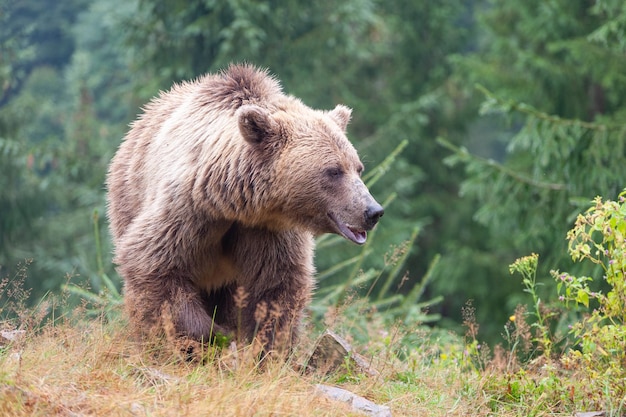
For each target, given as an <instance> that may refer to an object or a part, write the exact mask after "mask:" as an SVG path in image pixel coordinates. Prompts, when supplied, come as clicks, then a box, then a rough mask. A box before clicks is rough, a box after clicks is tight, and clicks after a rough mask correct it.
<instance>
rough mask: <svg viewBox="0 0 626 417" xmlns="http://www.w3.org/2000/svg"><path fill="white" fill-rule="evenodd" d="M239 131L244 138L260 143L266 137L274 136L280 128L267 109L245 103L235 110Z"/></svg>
mask: <svg viewBox="0 0 626 417" xmlns="http://www.w3.org/2000/svg"><path fill="white" fill-rule="evenodd" d="M237 118H238V120H239V131H240V132H241V136H243V138H244V139H245V140H247V141H248V142H250V143H253V144H260V143H262V142H263V141H264V140H266V139H267V138H271V137H275V136H276V135H278V134H279V132H280V129H279V126H278V122H276V120H274V118H273V117H272V115H271V114H270V112H269V111H267V110H266V109H264V108H263V107H259V106H256V105H254V104H245V105H243V106H241V107H240V108H239V110H237Z"/></svg>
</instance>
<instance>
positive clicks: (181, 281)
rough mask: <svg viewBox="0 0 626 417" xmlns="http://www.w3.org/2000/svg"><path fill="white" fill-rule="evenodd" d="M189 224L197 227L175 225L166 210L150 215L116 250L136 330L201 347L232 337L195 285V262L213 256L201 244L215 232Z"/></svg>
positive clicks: (137, 222)
mask: <svg viewBox="0 0 626 417" xmlns="http://www.w3.org/2000/svg"><path fill="white" fill-rule="evenodd" d="M189 224H194V223H191V222H186V223H185V222H182V220H181V221H180V222H179V223H175V222H172V216H169V215H168V213H167V212H165V211H162V210H155V211H153V212H149V211H146V212H145V213H143V214H142V215H141V217H139V218H138V219H136V220H135V221H134V223H133V224H131V225H130V226H129V228H128V230H127V231H126V232H125V233H124V235H123V236H122V238H121V239H120V240H119V243H118V245H117V247H116V257H115V262H116V263H117V264H118V271H119V272H120V275H122V276H123V277H124V283H125V296H124V298H125V304H126V309H127V312H128V315H129V318H130V322H131V325H132V326H133V327H134V328H135V330H137V331H138V332H139V333H140V334H142V335H149V334H154V333H163V332H164V331H166V332H169V331H170V330H173V333H174V336H176V337H188V338H191V339H194V340H197V341H201V342H212V341H213V339H214V338H215V336H216V335H218V334H221V335H225V336H227V335H229V333H228V332H227V330H225V329H224V328H222V327H220V326H219V325H217V324H216V323H214V321H213V318H212V316H211V312H209V311H207V310H206V308H205V307H206V306H205V302H204V300H203V297H202V292H201V289H200V288H198V286H197V284H196V283H195V281H194V274H193V272H194V271H195V270H196V269H197V267H196V265H197V262H195V263H194V262H192V261H191V260H190V258H191V257H194V256H196V257H198V258H200V255H205V256H206V255H207V252H208V251H207V250H206V248H205V247H203V246H201V245H200V244H201V243H202V242H204V241H205V239H206V236H205V235H209V236H210V233H208V232H207V230H208V229H207V228H206V227H204V228H203V227H201V226H202V224H200V226H196V227H190V226H189ZM210 259H212V258H210ZM171 333H172V332H170V334H171Z"/></svg>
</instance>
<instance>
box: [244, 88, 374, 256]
mask: <svg viewBox="0 0 626 417" xmlns="http://www.w3.org/2000/svg"><path fill="white" fill-rule="evenodd" d="M237 117H238V122H239V130H240V132H241V135H242V136H243V138H244V139H245V140H246V141H247V143H248V145H249V146H251V147H252V152H253V153H254V154H256V157H255V158H254V159H255V160H259V159H260V160H262V161H263V164H262V169H267V170H270V174H269V175H268V176H267V177H266V178H267V179H266V182H267V186H266V187H259V188H261V189H263V190H264V193H265V197H266V199H265V200H266V201H267V202H268V204H267V206H266V207H267V208H268V212H269V215H270V217H272V218H273V220H276V219H280V221H281V222H284V223H281V224H287V225H289V226H296V227H298V226H299V227H304V228H306V229H308V230H310V231H311V232H313V233H315V234H322V233H336V234H339V235H341V236H343V237H345V238H346V239H348V240H351V241H352V242H354V243H357V244H363V243H365V241H366V239H367V231H368V230H371V229H372V228H373V227H374V226H375V225H376V223H377V222H378V220H379V218H380V217H381V216H382V215H383V213H384V210H383V207H382V206H381V205H380V204H378V202H376V200H375V199H374V198H373V197H372V195H371V194H370V192H369V190H368V189H367V187H366V185H365V184H364V183H363V181H362V180H361V173H362V172H363V164H362V163H361V161H360V159H359V157H358V155H357V152H356V150H355V149H354V147H353V146H352V144H351V143H350V142H349V140H348V138H347V137H346V128H347V125H348V122H349V121H350V117H351V110H350V109H349V108H348V107H345V106H341V105H339V106H337V107H336V108H335V109H334V110H332V111H328V112H325V111H319V110H313V109H311V108H309V107H307V106H305V105H304V104H302V103H301V102H300V101H299V100H297V99H294V98H290V100H289V101H288V102H287V104H284V105H281V106H278V107H276V109H273V111H270V110H268V109H266V108H264V107H260V106H257V105H254V104H246V105H243V106H242V107H241V108H239V110H238V111H237Z"/></svg>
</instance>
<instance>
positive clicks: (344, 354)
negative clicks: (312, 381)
mask: <svg viewBox="0 0 626 417" xmlns="http://www.w3.org/2000/svg"><path fill="white" fill-rule="evenodd" d="M346 361H347V365H348V367H352V368H353V369H356V370H357V371H358V372H361V373H365V374H368V375H370V376H378V371H376V370H375V369H374V368H373V367H372V366H371V365H370V363H369V361H368V360H367V359H366V358H365V357H363V356H362V355H359V354H358V353H356V352H355V351H354V349H352V346H350V344H349V343H348V342H347V341H346V340H345V339H343V338H342V337H340V336H339V335H338V334H336V333H334V332H333V331H331V330H326V331H325V332H324V334H322V335H321V336H320V338H319V339H318V340H317V343H316V344H315V348H314V349H313V353H311V356H310V358H309V360H308V361H307V370H309V371H313V372H319V373H322V374H324V375H326V374H329V373H332V372H335V371H337V370H338V369H340V368H341V366H342V365H344V364H346Z"/></svg>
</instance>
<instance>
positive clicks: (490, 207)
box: [0, 0, 626, 342]
mask: <svg viewBox="0 0 626 417" xmlns="http://www.w3.org/2000/svg"><path fill="white" fill-rule="evenodd" d="M625 52H626V5H625V4H624V3H623V2H622V1H618V0H606V1H600V0H598V1H589V0H586V1H583V0H550V1H545V0H544V1H538V0H527V1H524V2H519V1H513V0H500V1H487V0H473V1H463V0H442V1H439V2H427V1H416V0H413V1H410V0H385V1H382V0H345V1H342V2H335V1H317V2H304V1H297V0H282V1H255V0H237V1H219V0H189V1H181V0H163V1H146V0H92V1H87V0H64V1H55V0H48V1H42V0H20V1H17V0H15V1H14V0H1V1H0V277H2V278H3V277H9V278H10V277H13V276H14V275H16V274H18V273H19V272H16V271H19V270H20V269H21V268H22V267H23V266H24V265H25V264H28V277H27V279H26V287H27V288H32V292H31V300H32V302H33V303H37V300H38V299H40V298H41V297H42V296H44V295H45V294H47V293H50V292H52V293H56V292H59V291H61V288H62V286H63V284H66V283H67V282H68V280H70V279H71V281H72V282H84V283H88V284H89V285H90V287H91V288H92V289H93V291H94V292H98V291H99V290H100V289H101V288H100V287H101V286H103V283H102V280H101V276H102V273H103V272H105V273H106V275H107V276H109V277H111V278H112V279H113V280H114V282H115V283H116V284H117V285H118V288H119V286H120V285H121V284H120V282H119V278H118V277H117V275H116V274H115V271H114V266H113V265H112V263H111V256H110V254H111V246H110V243H109V238H108V231H107V224H106V219H105V218H104V215H103V214H104V213H105V207H106V205H105V192H106V190H105V186H104V178H105V173H106V169H107V166H108V163H109V161H110V159H111V157H112V156H113V154H114V152H115V150H116V148H117V146H118V145H119V143H120V141H121V139H122V137H123V135H124V133H125V131H126V130H127V128H128V124H129V123H130V122H131V121H132V120H133V119H134V118H135V117H136V115H137V114H138V113H139V111H140V108H141V106H142V105H143V104H145V103H146V102H147V101H148V100H149V99H150V98H151V97H153V96H154V95H156V94H157V93H158V91H159V90H166V89H169V87H170V86H171V84H172V83H173V82H177V81H180V80H184V79H191V78H194V77H197V76H199V75H201V74H203V73H205V72H212V71H218V70H220V69H222V68H224V67H226V66H227V65H228V64H229V63H230V62H242V61H246V62H250V63H254V64H256V65H259V66H262V67H267V68H269V69H270V71H271V72H272V73H273V74H275V75H276V76H277V78H278V79H280V80H281V81H282V84H283V86H284V90H285V91H286V92H288V93H290V94H293V95H295V96H298V97H300V98H302V100H303V101H304V102H305V103H306V104H308V105H310V106H312V107H316V108H322V109H331V108H333V107H334V105H335V104H337V103H343V104H346V105H348V106H350V107H352V108H353V109H354V113H353V120H352V123H351V125H350V128H349V137H350V138H351V140H352V141H353V142H354V143H355V145H356V147H357V148H358V150H359V152H360V154H361V156H362V159H363V160H364V162H365V164H366V167H367V168H369V169H373V168H374V167H376V166H377V165H378V164H379V163H381V161H384V160H385V158H387V156H388V155H390V154H391V153H392V152H393V151H394V150H395V149H397V148H398V146H400V145H401V144H403V143H404V141H406V146H405V147H404V149H403V150H402V152H401V153H400V154H399V155H398V156H397V157H396V158H395V159H394V160H393V162H392V163H391V165H390V166H389V171H388V172H387V173H386V174H385V175H384V176H383V177H381V178H380V179H379V180H378V182H377V183H376V184H374V186H373V187H372V191H373V194H374V195H375V196H376V197H377V198H378V200H379V201H387V202H388V206H387V207H386V214H385V217H384V219H383V220H382V222H381V224H380V225H379V226H378V228H377V231H376V236H375V239H374V241H373V242H372V244H371V246H370V247H368V255H367V257H366V258H365V259H364V261H363V263H362V264H359V268H361V269H362V270H364V271H367V270H369V269H372V268H378V269H381V268H382V269H384V268H385V267H386V263H387V261H388V257H389V256H390V255H389V253H393V249H390V248H405V249H406V248H408V249H406V250H408V252H407V253H406V255H407V256H406V259H404V261H405V262H404V264H403V268H404V269H406V271H407V273H406V274H404V273H401V274H399V275H397V277H396V279H395V281H394V282H393V283H392V287H391V288H392V291H397V292H399V293H403V292H408V291H410V289H411V288H415V287H416V285H417V286H419V285H420V284H421V283H422V282H423V280H424V279H425V277H428V282H427V283H428V285H427V286H425V287H424V288H423V290H424V291H423V292H420V294H419V295H420V296H421V300H420V301H423V302H425V303H426V304H429V306H428V310H427V311H426V312H424V314H423V315H421V316H419V317H421V318H422V319H423V318H426V319H427V320H428V321H430V322H431V324H433V325H435V326H438V327H441V328H446V329H453V330H459V329H460V326H461V323H462V322H463V316H462V311H463V308H464V306H466V304H467V303H468V301H469V300H472V304H473V308H475V313H476V319H477V321H478V323H479V324H480V334H479V336H478V337H479V338H480V339H481V340H486V341H490V342H492V341H497V340H499V338H500V333H501V331H502V328H503V325H504V324H505V323H506V322H507V320H508V319H509V317H510V316H511V315H512V314H513V311H514V309H515V307H516V305H518V304H519V303H527V302H529V300H528V299H527V296H526V295H524V294H523V292H522V291H521V289H522V286H521V284H520V282H519V281H518V280H517V279H513V278H511V276H510V273H509V270H508V265H509V264H511V263H512V262H513V261H514V260H515V259H516V258H519V257H520V256H524V255H527V254H529V253H531V252H535V253H538V254H539V256H540V259H541V262H540V266H539V272H538V276H539V277H542V278H541V279H543V277H545V281H542V282H540V283H541V284H542V285H543V286H541V287H539V288H538V291H539V294H540V296H541V297H542V298H543V299H545V300H550V298H551V297H552V298H554V295H552V294H555V291H554V286H555V285H556V284H555V283H554V281H553V280H552V279H550V278H548V277H549V274H548V271H549V270H552V269H561V270H568V271H572V272H573V273H580V274H584V273H591V271H583V270H581V268H583V267H582V266H580V265H579V264H572V263H571V260H570V259H569V257H568V255H567V251H566V248H567V242H566V240H565V236H566V233H567V231H568V230H569V229H570V228H571V227H572V225H573V223H574V219H575V218H576V215H577V214H578V213H580V212H582V211H584V210H585V209H586V208H587V207H588V205H589V201H590V200H592V199H593V198H594V197H595V196H597V195H599V196H603V197H605V198H609V199H614V198H616V196H617V195H618V194H619V192H620V191H621V190H622V189H623V188H624V187H625V186H626V170H625V169H624V157H625V156H626V155H625V146H626V137H625V136H626V107H625V106H624V104H625V101H626V54H625ZM94 218H97V223H96V227H97V228H98V230H99V232H100V235H101V236H102V248H99V246H98V242H97V239H96V237H95V236H94ZM415 236H416V237H415ZM403 242H409V244H408V245H407V244H404V246H403ZM357 250H358V248H355V247H354V246H351V245H350V244H349V243H345V244H343V243H340V244H337V245H336V246H333V247H332V250H324V248H320V250H319V251H318V254H317V257H316V263H317V266H318V269H319V270H320V271H326V270H328V269H329V268H333V266H335V265H340V264H341V263H342V262H343V261H344V260H346V259H350V258H351V257H353V256H355V253H357V252H356V251H357ZM99 254H100V255H103V256H104V262H103V263H102V266H99V265H98V262H97V259H98V255H99ZM436 259H438V262H436V263H434V262H433V260H436ZM101 269H104V271H102V270H101ZM343 274H344V273H343V272H341V271H340V272H339V273H336V274H335V275H334V276H333V278H332V279H331V280H326V281H323V282H321V283H320V291H321V292H322V293H323V291H324V288H325V286H331V285H333V283H336V282H337V281H341V279H342V276H343ZM346 274H347V273H346ZM384 286H385V283H381V284H379V285H377V286H374V287H372V288H370V287H364V288H360V287H359V286H358V285H355V286H354V288H353V289H352V290H353V291H354V292H356V293H359V292H360V293H361V295H365V293H367V296H369V297H376V294H377V292H378V293H380V292H382V291H389V290H390V289H389V287H387V288H381V287H384ZM429 300H433V301H437V302H433V303H429V302H428V301H429ZM407 308H410V306H408V307H407Z"/></svg>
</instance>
